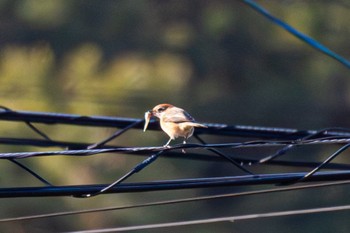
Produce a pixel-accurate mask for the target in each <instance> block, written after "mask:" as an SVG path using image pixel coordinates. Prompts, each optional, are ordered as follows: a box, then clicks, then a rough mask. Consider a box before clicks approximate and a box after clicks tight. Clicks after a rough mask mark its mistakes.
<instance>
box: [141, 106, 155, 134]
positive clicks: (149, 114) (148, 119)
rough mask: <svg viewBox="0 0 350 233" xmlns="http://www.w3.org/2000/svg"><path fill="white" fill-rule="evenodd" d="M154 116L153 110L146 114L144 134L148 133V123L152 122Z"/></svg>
mask: <svg viewBox="0 0 350 233" xmlns="http://www.w3.org/2000/svg"><path fill="white" fill-rule="evenodd" d="M152 116H153V113H152V111H151V110H149V111H147V112H145V126H144V127H143V132H145V131H146V129H147V126H148V123H149V121H150V120H151V117H152Z"/></svg>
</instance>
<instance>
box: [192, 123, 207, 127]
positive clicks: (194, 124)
mask: <svg viewBox="0 0 350 233" xmlns="http://www.w3.org/2000/svg"><path fill="white" fill-rule="evenodd" d="M189 125H191V126H193V127H200V128H208V126H206V125H203V124H200V123H196V122H189Z"/></svg>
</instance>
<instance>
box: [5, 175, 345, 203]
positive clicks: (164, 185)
mask: <svg viewBox="0 0 350 233" xmlns="http://www.w3.org/2000/svg"><path fill="white" fill-rule="evenodd" d="M304 176H305V173H276V174H260V175H259V177H256V176H251V175H244V176H226V177H209V178H195V179H179V180H161V181H151V182H141V183H120V184H118V185H117V186H114V187H111V188H110V189H108V191H106V192H103V193H102V194H106V193H128V192H150V191H161V190H178V189H198V188H210V187H234V186H247V185H249V186H250V185H267V184H274V185H276V184H281V183H287V182H293V181H295V180H297V179H300V178H302V177H304ZM341 180H350V171H329V172H317V173H315V174H313V175H312V176H310V177H309V178H308V179H306V180H303V182H320V181H341ZM107 186H108V184H100V185H71V186H50V187H21V188H0V198H15V197H44V196H46V197H48V196H56V197H57V196H75V197H78V196H82V195H86V194H89V193H91V194H93V193H98V192H100V191H101V190H102V189H104V188H106V187H107Z"/></svg>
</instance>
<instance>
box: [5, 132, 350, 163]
mask: <svg viewBox="0 0 350 233" xmlns="http://www.w3.org/2000/svg"><path fill="white" fill-rule="evenodd" d="M295 143H297V144H298V145H316V144H335V143H350V138H333V137H332V138H325V139H322V138H321V139H312V140H306V141H302V142H295V141H266V140H265V141H264V140H260V141H247V142H236V143H216V144H205V145H203V144H177V145H174V146H172V147H167V148H164V147H116V148H102V149H82V150H63V151H38V152H13V153H0V159H8V158H16V159H23V158H29V157H36V156H54V155H71V156H81V155H84V156H85V155H94V154H100V153H140V152H145V153H146V152H152V151H161V150H164V151H172V150H178V149H189V148H192V149H214V148H234V149H237V148H253V147H275V146H284V145H290V144H295Z"/></svg>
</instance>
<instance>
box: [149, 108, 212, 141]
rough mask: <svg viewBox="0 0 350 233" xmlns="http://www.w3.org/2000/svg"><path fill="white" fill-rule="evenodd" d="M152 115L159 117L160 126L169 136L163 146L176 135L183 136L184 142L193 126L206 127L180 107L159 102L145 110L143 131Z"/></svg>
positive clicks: (191, 132)
mask: <svg viewBox="0 0 350 233" xmlns="http://www.w3.org/2000/svg"><path fill="white" fill-rule="evenodd" d="M152 116H155V117H158V118H159V121H160V127H161V128H162V130H163V131H164V132H165V133H166V134H168V135H169V137H170V139H169V141H168V142H167V143H166V144H165V145H164V147H167V146H168V145H169V143H170V141H171V140H174V139H176V138H178V137H183V138H184V142H183V143H184V144H185V143H186V140H187V139H188V138H189V137H191V136H192V134H193V131H194V127H202V128H208V127H207V126H206V125H203V124H199V123H197V122H196V121H195V120H194V118H193V117H192V116H191V115H190V114H188V113H187V112H186V111H185V110H183V109H182V108H178V107H175V106H173V105H171V104H159V105H157V106H155V107H154V108H153V109H152V110H149V111H147V112H145V126H144V128H143V131H146V129H147V126H148V123H149V121H150V119H151V117H152Z"/></svg>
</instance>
